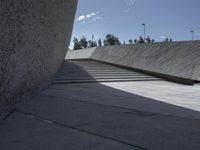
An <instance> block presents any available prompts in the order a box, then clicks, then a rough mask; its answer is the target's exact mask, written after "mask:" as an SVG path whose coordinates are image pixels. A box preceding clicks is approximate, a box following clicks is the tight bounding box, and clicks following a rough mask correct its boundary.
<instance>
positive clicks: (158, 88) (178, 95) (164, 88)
mask: <svg viewBox="0 0 200 150" xmlns="http://www.w3.org/2000/svg"><path fill="white" fill-rule="evenodd" d="M101 84H103V85H106V86H109V87H112V88H115V89H120V90H122V91H126V92H130V93H133V94H137V95H141V96H144V97H148V98H152V99H155V100H157V101H160V102H165V103H169V104H173V105H176V106H181V107H184V108H188V109H191V110H196V111H200V84H195V85H194V86H187V85H182V84H176V83H172V82H168V81H148V82H143V81H141V82H120V83H119V82H113V83H101Z"/></svg>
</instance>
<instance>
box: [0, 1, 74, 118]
mask: <svg viewBox="0 0 200 150" xmlns="http://www.w3.org/2000/svg"><path fill="white" fill-rule="evenodd" d="M76 6H77V0H1V1H0V18H1V21H0V39H1V40H0V118H2V116H4V112H8V111H10V110H12V109H13V108H14V107H15V104H16V102H17V101H18V100H19V99H20V98H21V97H22V96H24V95H27V94H28V93H32V92H34V91H35V90H37V89H40V88H41V87H42V86H44V85H45V83H48V81H49V80H50V78H52V77H53V76H54V74H55V73H56V71H57V70H58V68H59V67H60V65H61V64H62V62H63V60H64V57H65V54H66V50H67V48H68V45H69V41H70V38H71V32H72V27H73V20H74V16H75V11H76Z"/></svg>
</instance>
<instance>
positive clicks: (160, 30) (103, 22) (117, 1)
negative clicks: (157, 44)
mask: <svg viewBox="0 0 200 150" xmlns="http://www.w3.org/2000/svg"><path fill="white" fill-rule="evenodd" d="M142 23H145V24H146V34H147V35H149V36H150V37H152V38H154V39H155V40H156V41H162V40H163V38H165V37H171V38H172V39H173V40H175V41H180V40H191V33H190V31H191V30H194V39H196V40H200V0H79V3H78V8H77V13H76V17H75V22H74V30H73V34H72V38H73V37H74V36H76V37H78V38H80V37H81V36H86V38H87V39H91V38H92V35H94V36H95V39H99V38H102V39H103V38H105V35H106V34H107V33H111V34H114V35H116V36H118V37H119V39H120V40H121V41H123V40H125V41H126V43H128V40H129V39H135V38H138V37H139V36H140V35H143V27H142V25H141V24H142Z"/></svg>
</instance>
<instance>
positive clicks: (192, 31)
mask: <svg viewBox="0 0 200 150" xmlns="http://www.w3.org/2000/svg"><path fill="white" fill-rule="evenodd" d="M190 32H191V33H192V41H193V40H194V30H191V31H190Z"/></svg>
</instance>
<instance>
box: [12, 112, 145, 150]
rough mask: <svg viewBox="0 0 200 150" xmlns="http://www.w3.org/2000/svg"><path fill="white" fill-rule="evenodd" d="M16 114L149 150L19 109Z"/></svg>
mask: <svg viewBox="0 0 200 150" xmlns="http://www.w3.org/2000/svg"><path fill="white" fill-rule="evenodd" d="M15 112H17V113H20V114H23V115H25V116H31V117H33V118H35V119H37V120H40V121H44V122H49V123H52V124H54V125H57V126H60V127H63V128H69V129H72V130H75V131H78V132H82V133H85V134H89V135H93V136H96V137H100V138H103V139H106V140H110V141H114V142H117V143H120V144H124V145H127V146H131V147H135V148H138V149H141V150H148V149H147V148H145V147H142V146H138V145H134V144H131V143H127V142H125V141H121V140H118V139H115V138H112V137H107V136H104V135H100V134H97V133H94V132H90V131H87V130H84V129H80V128H78V127H74V126H71V125H66V124H63V123H61V122H57V121H54V120H49V119H47V118H44V117H40V116H37V115H33V114H31V113H27V112H23V111H20V110H18V109H16V111H15Z"/></svg>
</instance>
